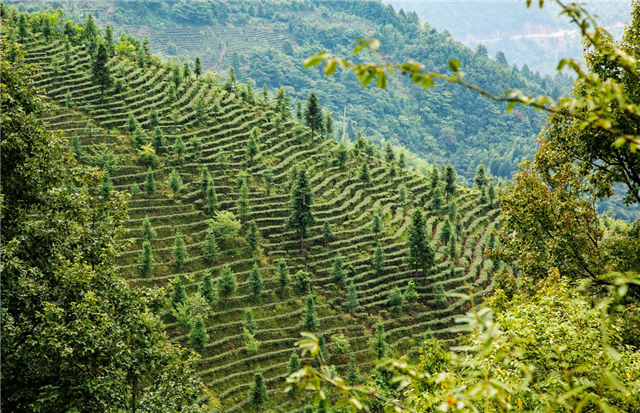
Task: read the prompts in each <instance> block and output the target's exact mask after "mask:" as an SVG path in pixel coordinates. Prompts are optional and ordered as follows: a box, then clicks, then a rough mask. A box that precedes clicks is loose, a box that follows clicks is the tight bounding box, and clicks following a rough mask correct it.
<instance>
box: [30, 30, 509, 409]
mask: <svg viewBox="0 0 640 413" xmlns="http://www.w3.org/2000/svg"><path fill="white" fill-rule="evenodd" d="M63 48H64V44H63V43H62V41H61V40H59V39H58V40H53V41H50V42H46V41H44V40H43V39H41V38H36V39H31V40H30V42H29V44H28V47H27V49H28V55H27V59H28V60H29V61H30V62H32V63H36V64H38V65H40V66H41V70H40V76H39V80H38V83H39V85H41V86H42V87H43V88H45V89H46V91H47V93H48V95H49V96H50V98H51V99H52V100H53V102H54V103H55V104H57V105H61V104H62V103H63V102H64V97H65V94H66V93H67V91H70V93H71V95H72V97H73V100H74V102H75V105H76V106H77V107H79V108H81V109H77V110H72V109H65V108H62V107H61V106H57V105H54V109H52V111H51V112H50V113H49V114H47V116H46V120H47V121H48V122H49V124H50V125H51V128H52V129H61V130H64V131H65V132H66V133H67V135H68V136H72V135H77V136H79V137H80V140H81V142H82V144H83V147H84V148H85V150H87V151H90V145H91V144H94V143H99V142H104V143H106V144H107V145H109V146H110V147H111V148H113V149H114V150H115V152H116V153H117V154H118V156H119V166H118V167H117V168H116V172H115V173H114V177H113V181H114V184H115V186H116V189H118V190H128V189H129V188H130V186H131V185H132V184H133V183H138V184H139V185H141V186H142V184H143V182H144V180H145V177H146V170H145V168H144V167H142V166H139V165H137V164H136V163H135V162H134V161H133V160H132V159H133V157H132V155H131V144H130V141H129V137H128V136H127V134H126V132H125V124H126V120H127V117H128V114H129V113H133V114H134V115H135V116H136V117H137V119H138V121H139V122H140V123H141V124H142V125H143V127H144V128H148V124H149V119H148V116H149V113H150V110H151V108H156V109H157V110H158V112H159V113H160V118H161V128H162V130H163V132H164V134H165V136H166V137H167V138H168V142H167V146H168V148H167V149H168V150H169V152H170V146H171V144H172V141H173V139H175V137H176V136H177V135H178V134H180V135H181V136H182V137H183V139H184V140H185V142H187V147H188V154H187V156H186V159H185V160H184V161H183V162H179V161H178V160H177V159H176V158H175V157H173V156H171V155H165V156H164V157H162V158H161V166H160V167H158V168H157V169H156V180H157V182H158V184H159V186H160V189H161V190H160V191H159V193H158V194H157V195H155V196H153V197H147V196H145V195H140V196H137V197H134V198H133V199H132V200H131V201H130V215H131V220H130V221H129V224H128V226H129V228H130V238H131V240H132V244H131V246H130V249H129V251H127V252H126V253H124V254H123V256H122V257H121V259H120V263H119V270H120V272H121V273H122V274H123V275H124V276H125V277H127V278H128V279H129V280H130V282H131V284H132V285H137V286H163V285H167V283H168V282H169V281H170V280H171V279H172V278H173V276H174V275H175V274H176V273H177V272H176V271H175V269H174V268H173V266H172V265H171V264H170V262H171V259H172V258H171V250H172V245H173V240H174V236H175V235H174V234H175V230H176V228H179V229H180V230H181V231H182V233H183V234H184V235H185V240H186V243H187V246H188V251H189V256H190V258H189V260H188V264H187V265H186V268H184V270H183V271H182V273H181V274H182V276H183V283H184V284H185V285H186V286H187V290H188V292H189V294H193V293H194V292H195V291H196V288H197V284H198V283H199V281H200V277H201V275H202V273H203V271H204V270H206V269H211V271H212V272H213V275H214V277H217V276H218V274H219V269H220V267H221V264H222V263H228V264H230V265H231V268H232V269H233V271H234V273H235V274H236V276H237V277H238V281H239V289H238V293H237V294H236V296H234V297H233V298H231V299H230V300H229V301H228V303H227V305H226V308H222V306H221V305H220V304H214V305H213V306H212V308H211V312H210V316H209V317H208V318H207V320H206V323H207V329H208V333H209V335H210V343H209V344H208V345H207V347H206V349H205V350H204V351H203V353H202V362H201V372H200V373H201V375H202V378H203V380H204V381H205V383H206V384H207V385H208V386H209V387H210V388H212V389H213V390H214V391H215V392H216V394H217V395H218V396H219V397H220V398H221V400H222V402H223V404H224V406H225V408H224V411H225V412H227V411H229V412H233V411H244V408H243V406H244V404H245V402H246V399H247V395H248V392H249V389H250V386H251V384H252V379H253V372H254V370H255V369H256V368H258V367H259V368H261V369H262V372H263V373H264V376H265V378H266V381H267V385H268V388H269V391H270V394H271V398H270V401H269V403H268V404H267V406H266V407H265V409H266V410H267V411H292V410H293V407H291V406H292V404H291V403H292V402H291V401H290V400H289V399H288V398H287V397H285V396H284V395H283V394H282V393H281V392H280V389H281V388H282V387H283V384H284V383H283V378H284V376H285V374H286V373H287V362H288V358H289V356H290V354H291V352H292V348H293V344H294V342H295V341H296V339H297V338H298V337H299V332H300V328H301V311H302V308H303V305H304V304H303V302H304V297H301V296H298V295H296V294H295V293H291V294H289V296H288V297H286V298H285V299H282V300H281V299H278V298H277V296H275V294H274V293H273V290H274V286H275V283H274V280H275V272H276V271H275V267H276V265H277V264H276V262H277V260H278V259H280V258H286V259H287V263H288V265H289V268H290V270H291V273H292V274H294V273H295V272H296V271H297V270H299V269H305V270H308V271H310V272H311V273H312V274H313V283H314V293H315V295H316V297H317V299H316V304H317V308H318V316H319V318H320V328H321V330H322V331H323V332H325V333H327V334H328V335H329V334H335V333H338V332H341V333H344V334H345V336H347V337H348V339H349V341H350V343H351V348H352V354H353V355H355V356H356V357H357V358H358V361H359V364H360V365H361V366H362V368H364V367H365V366H370V365H371V363H372V362H373V359H374V355H373V353H372V351H371V350H370V349H369V347H368V344H367V337H368V334H369V333H368V332H369V329H370V327H371V325H372V324H373V322H374V316H376V315H378V314H379V315H381V316H382V317H383V319H384V322H385V326H386V331H387V340H388V342H389V343H392V344H393V348H394V350H395V351H397V352H398V353H401V354H402V353H405V352H413V351H415V350H416V349H417V344H418V342H419V340H416V338H418V337H421V336H422V334H423V333H424V332H425V330H427V329H431V330H433V331H435V332H437V333H439V334H440V335H441V336H442V337H443V338H445V339H450V338H452V334H451V333H449V332H448V327H449V325H450V323H451V321H452V317H453V316H454V315H455V314H457V313H460V312H461V311H462V310H463V309H464V308H465V307H466V306H468V303H466V302H464V301H461V300H459V299H455V300H450V301H449V303H448V304H447V306H446V307H445V308H439V309H437V308H435V306H433V305H432V301H431V300H432V298H433V297H432V295H431V294H430V293H429V291H430V289H429V285H432V283H433V282H442V283H443V285H444V288H445V290H447V291H459V292H464V291H467V286H466V284H467V283H469V284H472V285H474V286H475V288H476V289H477V291H478V293H477V294H479V295H481V294H483V293H484V292H487V291H489V290H490V289H491V288H492V283H491V276H490V275H491V273H490V271H489V270H488V268H486V267H485V265H484V262H483V261H482V249H483V246H484V245H485V242H486V240H487V238H488V235H489V232H490V230H491V229H492V228H493V227H494V226H495V225H496V221H495V219H496V217H497V210H496V209H495V208H490V207H488V206H482V205H478V202H477V199H478V194H477V193H476V192H475V191H470V190H467V189H464V188H460V189H459V193H458V194H457V195H456V198H455V199H456V202H457V203H458V209H459V212H460V215H461V217H462V226H463V228H464V229H463V231H462V234H461V236H460V241H459V242H460V245H461V248H462V254H461V257H459V258H455V259H453V260H452V259H451V258H450V257H447V256H446V255H445V254H446V253H445V248H444V246H438V252H437V259H436V262H437V267H436V269H435V271H434V273H433V275H431V276H429V277H428V278H427V279H422V280H419V282H418V286H419V288H418V290H419V292H420V302H419V304H418V305H417V306H416V307H415V308H413V309H410V310H409V309H403V310H401V311H400V312H398V313H397V314H390V313H388V312H387V311H386V310H385V307H386V299H387V293H388V291H389V290H390V289H391V288H393V287H394V286H400V287H402V288H404V287H405V286H406V285H407V282H408V280H410V279H412V274H411V272H410V271H409V270H408V269H407V268H406V266H405V264H404V260H405V257H406V255H407V250H406V247H405V241H404V239H405V236H406V233H407V230H408V228H409V223H410V221H409V215H410V213H411V211H412V209H413V208H415V207H416V206H423V205H424V204H425V203H426V202H427V201H428V200H429V195H428V191H427V189H426V188H427V183H426V179H425V177H424V176H421V175H418V174H414V173H409V172H405V173H403V174H402V175H401V176H399V177H397V178H394V179H392V178H390V177H389V176H388V170H389V169H388V165H387V164H386V163H385V162H383V161H380V160H378V159H375V158H365V160H364V161H366V162H369V163H370V166H371V173H372V176H373V180H372V185H371V187H370V188H366V189H363V188H362V187H361V185H360V184H359V183H357V181H356V179H354V178H350V177H349V173H348V171H341V170H338V168H337V167H335V166H332V163H331V162H330V160H331V158H332V156H331V153H330V151H331V149H332V148H334V147H335V144H334V143H333V142H332V141H320V140H314V139H311V138H310V136H309V132H308V131H307V130H304V131H303V132H302V133H299V132H297V131H296V129H295V128H294V126H295V125H293V124H288V125H287V126H286V127H285V128H283V129H282V130H281V131H278V130H276V129H275V128H274V125H273V123H272V122H271V121H270V119H272V116H271V115H272V114H273V112H272V108H271V107H270V106H267V105H249V104H247V103H245V102H242V101H241V100H240V99H239V98H238V97H237V96H235V95H232V94H227V93H226V92H224V91H222V90H221V89H219V88H218V87H217V86H215V85H211V84H207V83H205V82H201V81H192V82H183V84H182V85H181V86H180V88H178V97H179V100H178V102H177V103H175V104H170V103H169V102H168V98H167V95H166V93H165V92H166V90H167V87H168V76H167V73H165V71H164V70H156V69H154V70H141V69H139V68H137V67H136V66H135V65H134V64H133V63H131V62H129V61H127V60H115V59H112V61H111V62H110V64H111V66H112V67H113V68H118V69H119V68H122V69H123V73H124V78H123V80H124V82H125V83H126V85H127V86H128V88H127V91H126V92H123V93H122V94H121V95H118V96H109V97H108V98H107V99H105V101H104V103H101V102H100V97H99V88H98V87H97V86H95V85H93V84H92V83H91V81H90V75H89V68H90V61H89V58H88V56H87V54H86V53H85V52H83V51H80V50H79V49H75V50H74V56H75V59H76V60H75V61H74V63H73V69H71V70H69V71H65V70H62V72H61V74H60V75H59V76H55V75H54V74H53V70H52V68H51V67H50V63H51V61H52V58H54V57H55V58H57V59H58V60H61V56H62V54H63V50H64V49H63ZM114 72H116V73H117V71H115V70H114ZM197 96H204V97H205V99H206V101H207V102H213V101H214V100H217V101H219V102H220V104H221V107H222V113H220V114H218V115H212V114H210V116H209V120H208V121H207V122H206V124H205V125H201V126H199V125H197V123H196V121H195V119H194V109H193V108H194V102H195V99H196V97H197ZM210 107H211V105H209V106H208V108H210ZM254 126H257V127H258V128H259V129H260V135H261V143H260V148H261V153H262V159H263V161H262V164H261V165H259V166H256V167H253V168H249V169H248V172H249V176H250V179H249V182H250V200H251V212H250V215H251V219H255V220H256V222H257V224H258V227H259V230H260V232H261V234H262V238H263V241H262V254H261V255H260V256H259V257H257V258H258V260H259V262H260V267H261V270H262V274H263V276H264V278H265V290H266V291H265V293H264V294H263V296H262V297H260V298H259V299H258V300H255V299H253V297H252V296H251V295H250V292H249V290H248V285H247V277H248V274H249V271H250V268H251V265H252V263H253V259H254V257H252V256H251V255H250V254H249V253H248V252H247V249H246V248H245V247H244V245H243V244H242V243H239V244H236V245H234V246H228V247H224V248H223V251H222V254H221V255H222V256H221V258H220V260H219V262H217V263H215V264H214V265H209V264H207V263H206V262H205V261H204V259H203V257H202V252H201V245H202V242H203V237H204V231H205V229H206V227H207V225H206V221H207V219H208V216H207V215H206V214H205V213H204V212H203V211H202V201H201V197H200V195H199V192H198V184H199V183H198V179H199V169H200V167H202V166H204V167H206V168H208V169H209V170H210V172H211V174H212V177H213V179H214V181H215V185H216V189H217V192H218V195H219V198H220V208H221V209H224V210H231V211H234V210H236V201H237V199H238V189H237V185H236V182H237V176H238V173H239V172H240V171H241V170H242V169H243V168H244V166H245V164H246V163H245V160H244V159H245V158H244V153H245V152H244V150H245V141H246V139H247V138H248V136H249V133H250V131H251V129H252V128H253V127H254ZM194 136H200V137H202V138H203V140H204V144H203V148H202V150H201V151H198V152H196V151H194V150H193V147H192V146H191V143H190V139H191V138H193V137H194ZM221 153H223V154H226V155H227V156H228V158H229V160H230V165H229V169H225V168H223V167H221V165H220V163H218V161H217V159H218V155H219V154H221ZM358 162H361V161H358V160H356V159H353V158H352V159H350V161H349V168H350V170H352V171H357V170H358V168H359V164H358ZM265 164H268V165H270V166H271V168H272V169H273V171H274V175H275V182H276V184H277V186H278V188H277V189H276V191H275V192H274V193H273V194H272V195H271V196H266V195H265V192H264V188H263V183H262V179H261V178H260V173H261V171H262V170H263V167H264V165H265ZM294 165H297V166H298V167H305V168H307V170H308V174H309V176H310V179H311V183H312V185H313V192H314V195H315V213H316V217H317V219H318V224H317V225H316V226H315V227H314V228H312V229H311V234H310V235H311V236H310V239H309V241H308V242H307V245H308V250H307V251H306V252H304V253H303V252H300V251H299V250H298V249H297V247H296V243H297V240H296V239H295V236H294V234H292V233H291V232H290V231H285V230H283V228H284V221H285V219H286V217H287V215H288V199H289V196H288V194H287V193H286V191H285V190H284V186H285V185H286V182H287V180H288V174H289V170H290V168H291V167H293V166H294ZM173 167H175V168H176V169H177V170H178V171H179V173H180V174H181V176H182V179H183V181H184V182H185V188H184V189H183V191H182V193H181V195H180V196H179V197H178V198H177V199H172V198H171V197H169V196H168V192H170V191H169V190H167V189H166V188H165V187H166V184H164V182H165V180H166V177H167V176H168V171H169V170H170V169H171V168H173ZM354 175H355V173H354ZM400 183H403V184H404V185H406V187H407V188H408V189H409V191H410V192H409V194H410V196H409V199H410V202H409V204H408V205H407V206H406V207H405V208H403V207H402V206H399V205H397V196H396V192H395V191H396V189H397V187H398V185H399V184H400ZM376 207H380V208H381V209H382V211H383V213H384V217H385V219H384V221H385V231H384V233H383V234H382V235H381V237H380V241H381V243H382V245H383V247H384V251H385V254H386V263H385V268H384V271H383V272H382V274H380V275H375V274H374V272H373V270H372V268H371V264H370V255H372V252H373V246H374V243H375V238H374V235H373V234H372V233H371V230H370V222H371V213H372V211H373V210H374V208H376ZM394 207H397V210H396V212H395V214H393V213H392V212H391V210H392V209H394ZM145 216H149V217H150V218H151V222H152V224H153V226H154V227H155V229H156V230H157V231H158V237H157V238H156V239H155V240H154V241H153V242H152V244H153V249H154V254H155V258H156V264H157V265H156V268H155V270H154V271H153V273H152V275H151V276H149V277H147V278H142V277H140V275H139V273H138V272H137V257H138V255H139V253H140V249H141V241H140V230H139V228H140V225H141V221H142V219H143V218H144V217H145ZM324 222H330V223H331V224H332V225H333V228H334V232H335V235H336V238H335V240H334V241H333V242H331V243H330V244H329V245H328V246H327V247H326V248H325V247H323V246H322V243H321V242H320V228H321V226H322V224H323V223H324ZM442 223H443V216H430V217H429V218H428V225H429V228H432V229H433V230H432V235H433V238H435V237H436V234H437V231H438V229H439V228H440V227H441V225H442ZM435 242H436V241H435V240H434V243H435ZM337 253H340V254H341V255H342V256H343V257H344V259H345V266H346V265H347V264H352V265H353V266H354V267H355V268H356V270H357V275H356V276H355V278H354V279H353V281H354V282H355V283H356V285H357V288H358V292H359V298H360V302H361V304H362V306H363V309H362V311H360V312H358V313H356V314H355V315H349V314H348V313H347V312H346V311H345V310H344V309H343V308H342V306H341V305H342V303H343V302H344V291H342V290H341V289H339V288H338V287H337V286H336V285H334V284H333V283H332V282H331V279H330V271H331V266H332V262H333V259H334V257H335V256H336V254H337ZM451 262H454V264H455V266H456V274H455V277H453V278H449V277H448V273H449V272H448V267H449V265H450V263H451ZM246 308H252V309H253V311H254V317H255V319H256V322H257V325H258V330H257V336H256V337H257V338H258V339H259V340H260V341H262V346H261V348H260V351H259V353H258V354H257V355H249V354H247V353H246V352H245V351H244V350H243V344H242V338H241V330H242V327H241V326H242V321H243V312H244V309H246ZM165 320H166V323H167V327H168V331H169V334H170V336H171V337H172V339H173V340H175V341H178V342H181V343H183V344H185V345H188V343H187V335H188V331H187V330H186V329H184V328H181V327H179V326H178V325H177V323H176V322H175V319H174V318H173V317H171V316H170V315H168V314H167V315H166V316H165ZM329 342H330V340H329ZM346 362H347V359H346V357H344V356H341V357H338V356H334V357H333V358H332V359H331V363H334V364H335V365H336V366H337V367H338V369H339V370H341V367H343V366H345V365H346Z"/></svg>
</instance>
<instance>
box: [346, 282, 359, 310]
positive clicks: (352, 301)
mask: <svg viewBox="0 0 640 413" xmlns="http://www.w3.org/2000/svg"><path fill="white" fill-rule="evenodd" d="M345 306H346V307H347V310H349V312H351V313H352V312H354V311H355V310H356V309H357V308H359V307H360V302H359V301H358V291H357V290H356V286H355V284H354V283H353V281H349V285H348V286H347V302H346V303H345Z"/></svg>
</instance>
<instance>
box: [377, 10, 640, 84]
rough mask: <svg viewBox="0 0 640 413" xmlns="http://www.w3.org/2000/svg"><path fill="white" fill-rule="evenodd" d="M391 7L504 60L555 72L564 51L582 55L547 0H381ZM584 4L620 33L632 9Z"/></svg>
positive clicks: (574, 34) (575, 37)
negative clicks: (540, 2) (542, 0)
mask: <svg viewBox="0 0 640 413" xmlns="http://www.w3.org/2000/svg"><path fill="white" fill-rule="evenodd" d="M384 3H389V4H391V5H393V7H394V8H396V10H400V9H404V10H405V11H415V12H416V13H417V14H418V16H420V18H421V19H422V20H423V21H427V22H429V24H432V25H433V26H434V27H435V28H436V29H438V30H444V29H447V30H449V31H450V32H451V34H452V35H453V37H454V38H455V39H456V40H459V41H461V42H462V43H464V44H465V45H467V46H469V47H472V48H473V47H476V46H477V45H478V44H484V45H486V46H487V49H488V50H489V53H490V54H491V55H492V56H495V54H496V52H498V51H502V52H504V53H505V54H506V56H507V60H508V61H509V63H516V64H518V65H519V66H522V65H523V64H527V65H528V66H529V68H530V69H531V70H534V71H535V70H539V71H540V72H541V73H555V71H556V67H557V63H558V60H560V59H561V58H563V57H573V58H576V59H581V58H582V45H581V44H580V36H579V35H578V33H577V32H576V31H575V28H574V27H572V26H571V25H570V24H568V23H567V19H566V17H563V16H559V14H558V13H559V9H558V8H557V7H554V5H552V4H551V3H552V2H547V3H546V5H545V7H543V8H542V9H540V8H539V7H538V6H537V5H536V4H535V3H537V2H534V5H533V6H532V7H531V8H530V9H527V8H526V5H525V2H524V0H493V1H485V0H454V1H450V0H421V1H403V0H385V1H384ZM587 4H588V9H589V10H591V11H592V13H594V14H597V15H598V21H599V22H600V23H601V24H602V25H603V26H604V27H605V28H606V29H607V30H609V31H610V32H611V34H613V35H614V36H619V35H621V33H622V28H623V24H624V23H626V22H628V20H629V18H630V15H631V2H630V1H619V0H611V1H594V2H587Z"/></svg>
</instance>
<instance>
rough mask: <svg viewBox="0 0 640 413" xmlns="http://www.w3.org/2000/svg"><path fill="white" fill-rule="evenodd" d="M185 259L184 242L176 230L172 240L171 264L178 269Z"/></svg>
mask: <svg viewBox="0 0 640 413" xmlns="http://www.w3.org/2000/svg"><path fill="white" fill-rule="evenodd" d="M186 260H187V247H186V245H185V243H184V237H183V236H182V233H181V232H180V231H178V232H176V237H175V239H174V241H173V265H175V267H176V269H177V270H178V271H180V270H181V269H182V266H183V265H184V263H185V261H186Z"/></svg>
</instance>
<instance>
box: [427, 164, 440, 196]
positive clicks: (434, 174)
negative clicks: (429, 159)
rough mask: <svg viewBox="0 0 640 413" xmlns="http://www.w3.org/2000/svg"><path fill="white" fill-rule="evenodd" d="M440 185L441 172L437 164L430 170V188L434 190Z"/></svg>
mask: <svg viewBox="0 0 640 413" xmlns="http://www.w3.org/2000/svg"><path fill="white" fill-rule="evenodd" d="M439 185H440V174H439V173H438V167H436V166H435V165H434V166H433V167H432V168H431V169H430V170H429V189H430V190H431V192H433V191H434V190H435V189H436V188H438V186H439Z"/></svg>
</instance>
